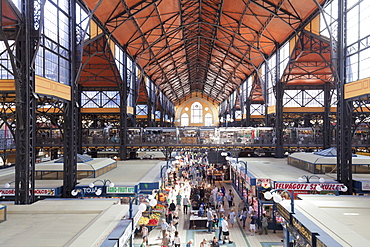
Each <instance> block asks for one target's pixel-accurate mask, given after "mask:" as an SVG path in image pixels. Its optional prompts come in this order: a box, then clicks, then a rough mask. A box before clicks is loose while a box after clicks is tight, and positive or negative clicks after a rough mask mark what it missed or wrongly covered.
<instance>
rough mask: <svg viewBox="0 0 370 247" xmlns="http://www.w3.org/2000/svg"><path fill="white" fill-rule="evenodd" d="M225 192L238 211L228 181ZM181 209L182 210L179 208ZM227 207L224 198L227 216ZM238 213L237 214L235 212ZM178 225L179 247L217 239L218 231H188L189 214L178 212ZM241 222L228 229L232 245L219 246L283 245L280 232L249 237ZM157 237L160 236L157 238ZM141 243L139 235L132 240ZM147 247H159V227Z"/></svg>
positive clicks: (197, 244) (152, 233)
mask: <svg viewBox="0 0 370 247" xmlns="http://www.w3.org/2000/svg"><path fill="white" fill-rule="evenodd" d="M216 185H217V186H219V187H220V186H221V184H220V183H219V182H217V183H216ZM223 185H224V187H225V189H226V191H229V189H232V191H233V193H234V195H236V196H235V199H234V203H235V210H236V211H237V210H239V208H238V206H239V203H240V201H241V200H240V198H239V196H238V194H237V193H236V191H235V190H234V188H233V186H232V185H231V182H230V181H225V183H224V184H223ZM181 209H182V208H181ZM228 212H229V207H228V203H227V201H226V197H225V213H226V215H228ZM236 213H238V212H236ZM179 217H180V221H179V225H178V231H179V234H180V238H181V242H182V244H181V247H185V245H186V243H187V242H188V241H189V240H190V239H193V240H194V244H193V247H198V246H199V244H200V242H201V241H202V240H203V239H206V240H208V241H210V240H212V239H213V237H214V236H216V237H217V238H218V233H219V232H218V230H216V232H214V233H212V234H211V233H208V232H207V229H196V230H189V213H188V214H187V215H186V214H184V213H183V212H182V211H181V212H179ZM240 223H241V222H240V221H239V220H238V221H237V224H234V228H230V239H231V240H232V241H233V243H232V244H227V243H226V244H220V246H222V247H281V246H283V244H282V243H281V239H282V231H277V233H273V232H272V231H271V230H270V231H269V234H268V235H259V234H258V233H257V234H256V235H254V236H250V234H249V231H248V229H249V227H246V229H242V228H241V224H240ZM158 236H161V237H160V238H158ZM141 242H142V236H141V235H140V234H139V235H138V236H136V237H135V239H134V244H135V247H137V246H140V244H141ZM148 242H149V246H153V247H160V246H161V242H162V233H161V228H160V226H157V227H156V228H155V229H153V230H152V231H151V232H150V233H149V238H148Z"/></svg>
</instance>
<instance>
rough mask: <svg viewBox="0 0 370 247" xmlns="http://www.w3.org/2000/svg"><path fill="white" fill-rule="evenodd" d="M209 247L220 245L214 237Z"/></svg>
mask: <svg viewBox="0 0 370 247" xmlns="http://www.w3.org/2000/svg"><path fill="white" fill-rule="evenodd" d="M211 247H220V244H219V243H218V241H217V238H216V236H214V237H213V239H212V243H211Z"/></svg>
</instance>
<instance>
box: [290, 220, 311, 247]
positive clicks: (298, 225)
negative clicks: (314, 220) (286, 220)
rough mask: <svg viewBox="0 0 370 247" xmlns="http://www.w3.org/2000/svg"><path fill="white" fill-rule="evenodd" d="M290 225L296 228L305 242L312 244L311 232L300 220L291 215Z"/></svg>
mask: <svg viewBox="0 0 370 247" xmlns="http://www.w3.org/2000/svg"><path fill="white" fill-rule="evenodd" d="M292 225H293V227H294V228H295V229H296V230H297V232H298V233H299V234H300V235H301V236H302V237H303V238H304V239H306V240H307V242H308V243H309V244H310V245H311V246H312V232H311V231H310V230H308V229H307V227H305V226H304V225H303V224H301V222H299V221H298V220H297V219H296V218H294V217H293V219H292Z"/></svg>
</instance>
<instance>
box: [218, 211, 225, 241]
mask: <svg viewBox="0 0 370 247" xmlns="http://www.w3.org/2000/svg"><path fill="white" fill-rule="evenodd" d="M222 221H224V215H223V214H220V219H219V221H218V229H219V232H218V240H219V241H221V234H222Z"/></svg>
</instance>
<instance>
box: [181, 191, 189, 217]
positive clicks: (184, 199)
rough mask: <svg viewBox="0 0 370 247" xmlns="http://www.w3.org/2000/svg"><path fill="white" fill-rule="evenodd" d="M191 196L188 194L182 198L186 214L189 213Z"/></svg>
mask: <svg viewBox="0 0 370 247" xmlns="http://www.w3.org/2000/svg"><path fill="white" fill-rule="evenodd" d="M189 203H190V202H189V198H188V196H187V195H185V197H184V198H183V199H182V205H183V207H184V213H185V214H188V207H189Z"/></svg>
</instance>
